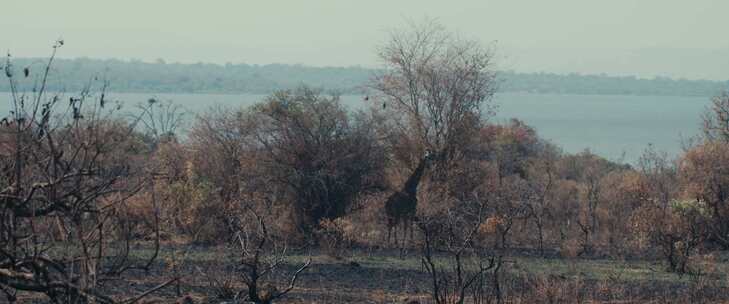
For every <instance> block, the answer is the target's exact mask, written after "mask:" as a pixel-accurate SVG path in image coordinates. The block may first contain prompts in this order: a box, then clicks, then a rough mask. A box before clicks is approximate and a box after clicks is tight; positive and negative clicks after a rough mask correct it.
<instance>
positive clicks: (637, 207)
mask: <svg viewBox="0 0 729 304" xmlns="http://www.w3.org/2000/svg"><path fill="white" fill-rule="evenodd" d="M62 46H63V41H58V42H57V43H56V44H55V45H54V47H53V54H52V56H51V57H50V58H49V60H48V61H47V62H45V63H42V64H37V65H32V66H28V67H16V66H14V65H13V61H12V58H10V56H8V58H7V60H6V61H5V63H4V64H3V72H4V73H5V76H6V78H7V80H8V81H9V83H10V87H11V89H12V92H11V93H12V94H11V96H12V100H10V101H9V102H10V103H11V106H12V111H11V112H10V113H9V116H7V117H5V118H4V119H3V120H2V121H1V122H0V292H1V293H2V295H3V301H7V302H23V303H25V302H52V303H141V302H147V303H152V302H156V303H171V302H175V301H177V303H200V302H207V303H222V302H226V303H238V302H241V303H242V302H246V301H247V302H254V303H273V302H276V303H344V302H362V303H438V304H441V303H719V302H722V301H724V302H728V301H729V277H728V276H727V270H729V261H727V259H728V258H729V256H727V255H726V253H725V251H726V250H727V249H729V124H727V121H728V118H727V116H728V114H727V113H728V112H729V110H728V109H729V96H728V95H727V94H724V95H720V96H717V97H716V98H715V99H714V102H713V106H712V107H711V108H710V109H707V112H706V114H705V116H704V117H703V121H704V127H703V130H704V134H702V135H701V136H700V137H699V138H698V139H697V140H696V141H694V142H693V143H692V144H690V145H687V148H686V151H685V153H684V154H683V155H681V156H680V157H678V158H677V159H669V158H668V157H667V156H666V155H664V154H662V153H660V152H659V151H654V150H653V149H652V148H650V147H648V148H647V149H646V152H645V154H644V156H643V157H642V158H641V160H640V162H639V164H638V165H637V166H634V167H633V166H629V165H625V164H619V163H615V162H611V161H608V160H606V159H604V158H601V157H599V156H597V155H594V154H592V153H590V152H589V151H584V152H581V153H577V154H567V153H563V152H562V151H560V150H559V148H557V147H556V146H554V145H553V144H551V143H549V142H547V141H545V140H543V139H541V138H540V137H539V136H538V134H537V132H536V130H534V129H533V128H531V127H529V126H528V125H526V124H524V123H523V122H521V121H518V120H512V121H509V122H508V123H503V124H495V123H491V122H489V121H488V117H490V113H491V112H492V111H493V110H494V109H493V107H492V105H491V102H490V101H491V97H492V96H493V94H494V92H495V91H496V84H497V83H498V82H497V80H496V79H495V78H494V77H495V74H494V69H493V62H492V60H493V55H492V52H491V50H490V49H489V48H487V47H484V46H482V45H481V44H479V43H478V42H476V41H471V40H467V39H463V38H460V37H459V36H457V35H455V34H452V33H449V32H448V31H446V30H445V29H443V28H442V27H440V26H439V25H438V24H436V23H432V22H428V23H425V24H419V25H413V26H411V27H410V28H408V29H406V30H403V31H396V32H393V33H392V34H391V36H390V39H389V40H388V41H387V42H386V43H385V44H384V45H383V46H382V47H381V48H380V49H379V53H378V55H379V56H380V58H381V59H382V62H383V64H384V65H385V68H384V69H382V70H381V73H380V74H379V75H376V76H375V77H373V79H372V82H371V84H370V87H369V92H370V95H369V96H367V97H366V98H365V99H366V101H365V102H367V103H368V104H369V107H366V108H365V109H364V110H359V111H351V110H349V109H347V108H346V107H344V106H343V105H342V104H341V103H340V102H339V99H338V97H337V96H336V95H335V96H328V95H325V94H323V93H322V91H321V90H317V89H312V88H307V87H302V88H299V89H295V90H288V91H279V92H275V93H273V94H271V95H270V96H269V97H268V98H267V99H266V100H263V101H261V102H260V103H258V104H256V105H254V106H252V107H248V108H224V107H213V108H210V109H209V110H208V111H206V112H204V113H200V114H198V115H196V116H194V117H192V116H191V115H189V114H188V113H185V112H184V111H183V110H182V109H181V108H179V107H177V106H175V105H174V104H173V103H169V102H162V101H158V100H155V99H150V100H149V102H147V103H146V104H143V105H139V106H138V107H137V109H136V111H134V113H137V114H135V115H131V116H130V115H122V114H121V112H120V109H121V106H120V104H119V103H118V102H117V101H114V100H108V98H107V97H106V88H107V87H108V85H109V84H108V83H107V82H106V81H105V80H103V79H93V80H92V81H90V83H89V85H88V87H87V88H86V89H84V90H83V91H82V92H79V93H78V94H59V93H50V92H46V89H45V87H46V83H47V82H48V81H49V80H50V79H53V80H52V81H61V80H59V79H56V78H53V77H51V78H49V75H51V74H53V73H54V71H53V69H52V63H53V59H54V57H55V52H56V51H57V50H58V49H60V48H61V47H62ZM41 65H43V67H44V68H40V66H41ZM183 126H184V127H186V130H185V132H182V129H181V128H182V127H183Z"/></svg>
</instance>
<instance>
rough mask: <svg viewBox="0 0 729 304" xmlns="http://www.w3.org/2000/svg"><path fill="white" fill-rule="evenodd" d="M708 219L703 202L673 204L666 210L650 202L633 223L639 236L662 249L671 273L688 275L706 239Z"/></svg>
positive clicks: (636, 214)
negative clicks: (695, 256) (694, 254)
mask: <svg viewBox="0 0 729 304" xmlns="http://www.w3.org/2000/svg"><path fill="white" fill-rule="evenodd" d="M708 215H709V210H708V209H707V206H706V205H705V204H704V203H702V202H700V201H674V202H672V203H671V204H670V206H669V207H667V208H663V207H662V206H660V205H658V204H656V203H655V202H651V201H649V202H646V203H645V205H644V206H642V207H641V208H640V209H638V210H637V211H636V212H635V213H634V215H633V217H632V218H631V221H632V222H633V226H634V227H635V228H636V229H637V230H638V231H637V232H638V233H639V235H641V236H642V237H644V238H646V239H647V240H648V241H649V242H650V243H651V244H653V245H656V246H658V248H660V250H661V254H662V255H663V257H664V258H665V260H666V262H667V264H668V265H667V269H668V270H669V271H672V272H677V273H686V272H688V271H690V268H689V264H688V262H689V258H690V256H691V255H692V254H693V253H694V251H695V250H696V249H697V247H699V246H700V245H701V244H702V243H703V242H704V240H705V238H706V235H707V227H708V225H707V219H708Z"/></svg>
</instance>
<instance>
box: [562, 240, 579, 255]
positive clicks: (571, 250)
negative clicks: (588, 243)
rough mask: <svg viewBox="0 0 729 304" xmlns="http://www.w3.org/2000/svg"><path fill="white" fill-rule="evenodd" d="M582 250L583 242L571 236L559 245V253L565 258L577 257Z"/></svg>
mask: <svg viewBox="0 0 729 304" xmlns="http://www.w3.org/2000/svg"><path fill="white" fill-rule="evenodd" d="M581 250H582V243H580V241H579V240H577V239H574V238H570V239H567V240H565V241H564V242H562V244H560V246H559V253H560V255H561V256H562V257H565V258H575V257H577V256H578V255H579V254H580V251H581Z"/></svg>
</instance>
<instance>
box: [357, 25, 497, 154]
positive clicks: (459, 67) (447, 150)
mask: <svg viewBox="0 0 729 304" xmlns="http://www.w3.org/2000/svg"><path fill="white" fill-rule="evenodd" d="M379 57H380V59H381V60H382V62H383V63H384V65H385V66H384V69H383V72H382V73H380V74H379V75H377V76H376V77H375V78H374V79H373V84H372V87H373V89H374V90H375V91H376V92H377V93H378V98H376V99H374V100H377V101H379V102H382V107H383V108H384V109H385V110H386V111H390V110H391V111H394V112H395V113H396V114H397V115H395V117H394V121H393V122H392V123H393V126H395V129H399V130H403V131H404V132H402V133H401V134H404V136H408V137H411V138H412V139H411V140H409V141H411V142H414V143H416V144H417V145H418V146H420V147H421V148H420V149H419V150H420V151H425V150H428V151H432V152H434V153H436V154H438V155H439V157H440V158H441V159H442V161H441V164H440V165H441V166H443V165H445V162H444V161H448V160H450V159H452V158H453V157H455V155H457V154H458V153H457V152H458V150H459V149H461V148H462V147H461V145H460V143H459V142H460V141H462V136H464V135H467V134H469V132H468V130H469V129H470V128H472V127H473V126H474V125H478V123H479V122H480V121H481V117H482V115H483V114H484V112H483V111H484V110H487V111H488V110H490V109H489V108H484V106H485V105H487V103H488V101H490V100H491V97H492V96H493V94H494V92H495V89H496V87H495V72H494V71H493V69H492V65H493V63H492V60H493V56H492V53H491V51H490V50H489V49H487V48H484V47H483V46H482V45H481V44H480V43H479V42H477V41H472V40H466V39H461V38H459V37H457V35H455V34H453V33H450V32H448V31H446V30H445V29H444V28H443V27H442V26H441V25H439V24H438V23H436V22H435V21H426V22H424V23H422V24H419V25H415V24H411V25H410V27H409V28H407V29H406V30H402V31H393V32H392V34H391V35H390V39H389V41H388V42H387V43H385V44H384V45H383V46H382V47H381V48H380V50H379Z"/></svg>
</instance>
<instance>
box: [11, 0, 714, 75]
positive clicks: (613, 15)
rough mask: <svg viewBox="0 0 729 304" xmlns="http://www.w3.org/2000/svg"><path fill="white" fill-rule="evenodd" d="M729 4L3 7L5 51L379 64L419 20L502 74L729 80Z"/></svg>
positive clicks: (229, 1) (49, 3)
mask: <svg viewBox="0 0 729 304" xmlns="http://www.w3.org/2000/svg"><path fill="white" fill-rule="evenodd" d="M727 16H729V1H728V0H610V1H608V0H600V1H598V0H530V1H527V0H490V1H487V0H480V1H455V0H451V1H443V0H439V1H430V0H428V1H425V0H417V1H416V0H367V1H354V0H351V1H349V0H299V1H293V0H290V1H275V0H259V1H246V0H237V1H234V0H206V1H202V0H190V1H188V0H126V1H111V0H109V1H107V0H65V1H57V0H2V5H1V6H0V50H2V51H5V50H9V51H11V52H12V53H13V54H15V55H16V56H20V57H36V56H45V55H47V54H48V53H49V52H50V48H49V46H50V45H51V43H52V42H53V41H54V40H55V39H56V38H58V37H63V38H64V39H65V41H66V46H64V48H63V49H62V51H61V53H60V56H61V57H81V56H86V57H93V58H109V57H116V58H122V59H132V58H134V59H141V60H145V61H152V60H155V59H157V58H163V59H165V60H166V61H168V62H175V61H180V62H215V63H225V62H233V63H241V62H243V63H251V64H266V63H301V64H307V65H317V66H348V65H362V66H376V65H377V59H376V57H375V49H376V46H377V45H378V44H379V43H381V42H382V41H384V40H385V37H386V33H387V30H388V29H390V28H394V27H398V26H402V25H403V24H404V23H405V20H407V19H415V20H419V19H422V18H424V17H431V18H437V19H438V20H439V21H440V22H441V23H442V24H444V25H445V26H446V27H448V28H450V29H452V30H455V31H459V32H460V33H462V34H463V35H464V36H466V37H471V38H475V39H479V40H481V41H483V42H485V43H489V42H491V41H496V42H497V43H496V45H497V51H498V55H499V66H500V68H502V69H515V70H519V71H530V72H531V71H545V72H559V73H567V72H580V73H601V72H605V73H608V74H619V75H630V74H634V75H638V76H643V77H651V76H654V75H664V76H671V77H686V78H709V79H722V80H725V79H729V17H727Z"/></svg>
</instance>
